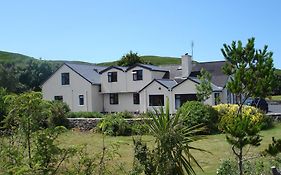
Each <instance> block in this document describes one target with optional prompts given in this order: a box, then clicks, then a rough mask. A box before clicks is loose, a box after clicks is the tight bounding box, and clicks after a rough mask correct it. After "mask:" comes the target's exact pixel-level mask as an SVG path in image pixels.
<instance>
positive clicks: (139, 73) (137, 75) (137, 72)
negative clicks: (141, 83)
mask: <svg viewBox="0 0 281 175" xmlns="http://www.w3.org/2000/svg"><path fill="white" fill-rule="evenodd" d="M133 80H134V81H138V80H142V70H133Z"/></svg>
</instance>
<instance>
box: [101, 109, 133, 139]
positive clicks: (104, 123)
mask: <svg viewBox="0 0 281 175" xmlns="http://www.w3.org/2000/svg"><path fill="white" fill-rule="evenodd" d="M98 127H99V129H100V131H101V132H103V133H104V134H106V135H111V136H120V135H131V134H132V128H131V126H130V125H129V124H128V123H127V121H125V119H124V118H123V117H122V113H115V114H108V115H106V116H105V117H104V118H103V119H102V120H101V121H100V122H99V124H98Z"/></svg>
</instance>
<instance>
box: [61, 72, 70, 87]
mask: <svg viewBox="0 0 281 175" xmlns="http://www.w3.org/2000/svg"><path fill="white" fill-rule="evenodd" d="M61 84H62V85H69V73H62V74H61Z"/></svg>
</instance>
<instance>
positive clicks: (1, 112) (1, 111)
mask: <svg viewBox="0 0 281 175" xmlns="http://www.w3.org/2000/svg"><path fill="white" fill-rule="evenodd" d="M6 95H8V92H7V91H6V89H4V88H2V87H0V127H1V126H2V125H3V124H2V121H3V119H4V116H5V115H6V113H7V105H6V104H5V103H4V97H5V96H6Z"/></svg>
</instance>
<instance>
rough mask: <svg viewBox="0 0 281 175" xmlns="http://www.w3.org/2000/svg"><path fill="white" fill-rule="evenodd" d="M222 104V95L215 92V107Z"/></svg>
mask: <svg viewBox="0 0 281 175" xmlns="http://www.w3.org/2000/svg"><path fill="white" fill-rule="evenodd" d="M220 103H221V97H220V93H218V92H215V105H218V104H220Z"/></svg>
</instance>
